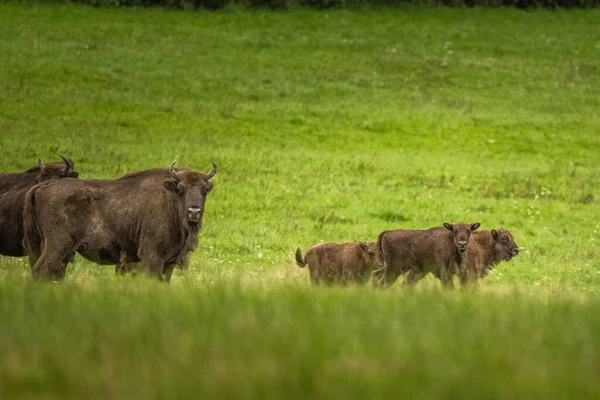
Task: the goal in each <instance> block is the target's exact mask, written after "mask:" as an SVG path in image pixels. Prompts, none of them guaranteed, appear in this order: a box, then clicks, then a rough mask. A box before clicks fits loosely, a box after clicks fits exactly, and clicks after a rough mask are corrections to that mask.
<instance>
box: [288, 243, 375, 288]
mask: <svg viewBox="0 0 600 400" xmlns="http://www.w3.org/2000/svg"><path fill="white" fill-rule="evenodd" d="M379 262H380V258H379V250H378V249H377V243H363V242H360V243H317V244H313V245H312V246H310V247H309V248H308V250H307V251H306V254H305V256H304V258H302V252H301V251H300V248H298V249H297V250H296V264H298V266H299V267H300V268H304V266H306V265H307V264H308V270H309V272H310V280H311V282H312V283H313V284H315V285H318V284H321V283H324V284H327V285H331V284H341V285H350V284H364V283H366V282H368V280H369V276H370V273H371V271H372V270H373V269H374V268H375V267H376V266H377V264H378V263H379Z"/></svg>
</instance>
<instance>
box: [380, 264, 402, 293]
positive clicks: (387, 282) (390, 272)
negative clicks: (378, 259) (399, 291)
mask: <svg viewBox="0 0 600 400" xmlns="http://www.w3.org/2000/svg"><path fill="white" fill-rule="evenodd" d="M400 275H402V271H401V270H400V269H398V268H389V267H388V268H385V269H384V270H383V275H382V277H381V278H379V281H377V284H378V286H383V287H386V288H387V287H390V286H392V284H393V283H394V282H396V280H397V279H398V277H399V276H400Z"/></svg>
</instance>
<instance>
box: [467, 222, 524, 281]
mask: <svg viewBox="0 0 600 400" xmlns="http://www.w3.org/2000/svg"><path fill="white" fill-rule="evenodd" d="M517 254H519V246H517V244H516V243H515V238H514V237H513V235H512V233H510V231H508V230H506V229H498V230H496V229H492V230H491V231H479V232H474V233H473V235H471V243H470V244H469V251H468V253H467V255H466V256H465V257H464V258H463V259H462V261H461V268H460V273H459V279H460V282H461V286H462V285H464V284H468V283H473V282H476V281H478V280H479V279H483V278H484V277H485V276H486V275H487V273H488V271H489V270H491V269H492V268H493V267H494V266H496V265H497V264H499V263H500V262H502V261H510V260H511V259H512V258H513V257H514V256H516V255H517Z"/></svg>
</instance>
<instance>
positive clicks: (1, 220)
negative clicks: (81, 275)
mask: <svg viewBox="0 0 600 400" xmlns="http://www.w3.org/2000/svg"><path fill="white" fill-rule="evenodd" d="M61 158H62V159H63V161H62V162H57V163H47V164H44V163H43V162H42V161H41V160H39V161H38V165H37V166H35V167H32V168H30V169H28V170H27V171H25V172H21V173H0V254H2V255H6V256H13V257H21V256H24V255H28V256H29V262H30V265H31V272H32V276H33V278H34V279H49V280H60V279H62V278H64V276H65V271H66V268H67V265H68V264H69V262H71V261H73V259H74V256H75V253H76V252H77V253H79V254H80V255H82V256H83V257H85V258H87V259H88V260H91V261H93V262H95V263H97V264H109V265H115V270H116V272H117V273H122V272H125V271H128V270H131V269H133V268H138V265H137V263H141V264H142V265H143V267H144V268H145V270H146V271H147V272H148V273H149V274H150V275H152V276H155V277H156V278H158V279H159V280H164V281H167V282H168V281H169V280H170V279H171V275H172V273H173V270H174V268H175V266H180V267H183V266H185V265H186V264H187V260H188V255H189V253H190V252H192V251H194V249H195V248H196V246H197V244H198V232H199V230H200V228H201V226H202V217H203V215H204V207H205V203H206V196H207V195H208V193H210V191H211V190H212V188H213V183H212V182H211V181H210V179H211V178H212V177H213V176H215V174H216V172H217V166H216V164H215V163H212V169H211V170H210V172H208V173H204V172H200V171H194V170H190V169H185V168H175V167H174V164H175V162H173V163H171V165H170V166H169V168H164V169H163V168H155V169H149V170H145V171H139V172H131V173H128V174H125V175H123V176H122V177H120V178H118V179H115V180H81V179H78V178H79V176H78V173H77V172H76V171H75V170H74V163H73V161H71V160H70V159H68V158H66V157H64V156H62V155H61ZM479 226H480V224H479V223H478V222H476V223H472V224H467V223H462V222H460V223H455V224H450V223H444V224H443V226H442V227H436V228H431V229H428V230H407V229H399V230H390V231H384V232H382V233H381V234H380V235H379V237H378V238H377V242H371V243H364V242H360V243H341V244H340V243H319V244H314V245H312V246H310V247H309V248H308V250H307V251H306V253H305V254H304V255H302V252H301V250H300V249H299V248H298V249H297V250H296V255H295V258H296V263H297V265H298V266H299V267H301V268H303V267H305V266H307V265H308V269H309V272H310V280H311V282H312V283H313V284H327V285H330V284H340V285H349V284H364V283H367V282H369V281H372V282H373V285H374V286H376V287H388V286H389V285H391V284H393V283H394V282H395V281H396V280H397V279H398V277H400V276H401V275H404V274H407V275H406V278H405V280H404V285H407V286H414V285H416V284H417V282H419V280H421V279H422V278H423V277H425V276H426V275H427V274H429V273H432V274H433V275H434V276H435V277H436V278H438V279H439V280H440V281H441V282H442V285H443V286H444V287H453V277H454V275H456V276H458V279H459V282H460V284H461V287H462V286H465V285H469V284H471V283H474V282H476V281H478V280H479V279H482V278H484V277H485V276H486V274H487V273H488V271H489V270H490V269H492V268H493V267H494V266H495V265H496V264H498V263H499V262H501V261H510V260H511V259H512V257H514V256H515V255H517V254H518V253H519V248H518V246H517V245H516V243H515V240H514V238H513V236H512V234H511V233H510V232H509V231H508V230H504V229H497V230H495V229H493V230H489V231H478V230H477V229H478V228H479Z"/></svg>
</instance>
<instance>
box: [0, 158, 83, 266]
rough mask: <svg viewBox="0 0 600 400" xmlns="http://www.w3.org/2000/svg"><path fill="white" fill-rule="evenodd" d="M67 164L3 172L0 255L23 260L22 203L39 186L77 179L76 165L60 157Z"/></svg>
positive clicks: (0, 180)
mask: <svg viewBox="0 0 600 400" xmlns="http://www.w3.org/2000/svg"><path fill="white" fill-rule="evenodd" d="M61 157H62V159H63V160H64V162H53V163H48V164H44V163H43V162H42V160H38V165H36V166H35V167H32V168H29V169H28V170H27V171H25V172H18V173H12V172H0V254H2V255H5V256H12V257H22V256H24V255H25V254H24V252H23V246H22V244H21V242H22V241H23V202H24V201H25V195H26V194H27V191H28V190H29V189H31V188H32V187H33V186H35V184H36V183H39V182H45V181H48V180H53V179H61V178H77V177H78V176H79V174H78V173H77V172H75V170H74V169H73V168H74V166H75V164H74V163H73V161H71V160H69V159H68V158H66V157H63V156H61Z"/></svg>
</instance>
